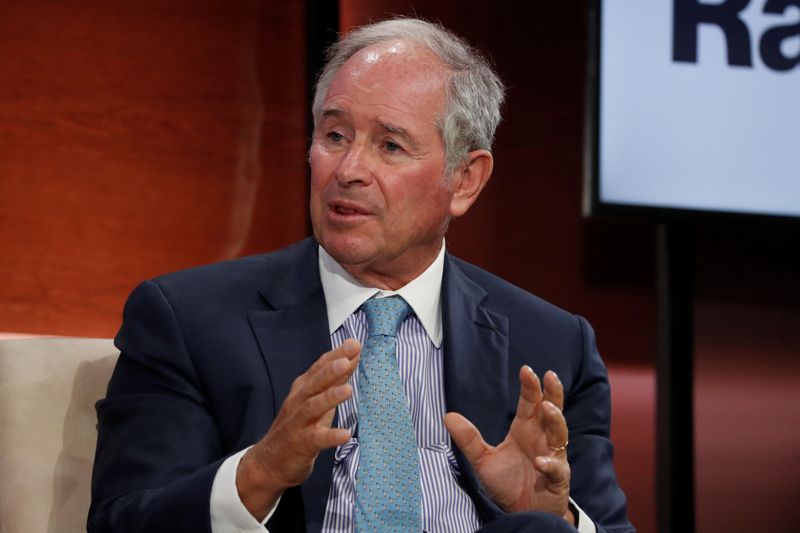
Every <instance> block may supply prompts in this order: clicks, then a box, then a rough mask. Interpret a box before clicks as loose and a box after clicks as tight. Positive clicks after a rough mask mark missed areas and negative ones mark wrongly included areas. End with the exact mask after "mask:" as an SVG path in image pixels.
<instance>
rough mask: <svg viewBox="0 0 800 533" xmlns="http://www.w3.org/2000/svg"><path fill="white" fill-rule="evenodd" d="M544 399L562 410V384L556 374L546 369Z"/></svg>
mask: <svg viewBox="0 0 800 533" xmlns="http://www.w3.org/2000/svg"><path fill="white" fill-rule="evenodd" d="M543 381H544V399H545V400H547V401H548V402H550V403H552V404H553V405H555V406H556V407H558V408H559V409H561V410H562V411H563V410H564V386H563V385H562V384H561V380H560V379H558V374H556V373H555V372H553V371H552V370H548V371H547V372H546V373H545V375H544V380H543Z"/></svg>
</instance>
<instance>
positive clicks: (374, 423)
mask: <svg viewBox="0 0 800 533" xmlns="http://www.w3.org/2000/svg"><path fill="white" fill-rule="evenodd" d="M361 309H363V310H364V313H366V315H367V327H368V329H369V337H368V338H367V342H366V343H364V347H363V349H362V350H361V363H360V364H359V367H358V368H359V373H358V446H359V461H358V475H357V479H356V505H355V530H356V533H376V532H381V533H383V532H393V533H400V532H403V533H405V532H412V531H413V532H415V533H419V532H420V531H422V520H421V518H420V512H421V511H420V510H421V505H422V503H421V502H422V495H421V493H422V489H421V488H420V480H419V457H418V455H417V439H416V436H415V435H414V426H413V425H412V423H411V414H410V413H409V411H408V405H407V403H406V396H405V393H404V392H403V383H402V381H401V379H400V373H399V370H398V365H397V328H399V327H400V323H401V322H403V320H404V319H405V317H406V316H408V313H409V311H410V308H409V307H408V304H407V303H406V302H405V300H403V299H402V298H401V297H399V296H390V297H388V298H373V299H371V300H367V301H366V302H365V303H364V304H363V305H362V306H361Z"/></svg>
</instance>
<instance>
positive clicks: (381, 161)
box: [89, 19, 632, 533]
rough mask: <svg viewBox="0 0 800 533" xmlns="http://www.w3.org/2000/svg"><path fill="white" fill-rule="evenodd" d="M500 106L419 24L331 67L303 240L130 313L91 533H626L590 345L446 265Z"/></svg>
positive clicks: (356, 38) (142, 293)
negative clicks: (448, 239) (449, 240)
mask: <svg viewBox="0 0 800 533" xmlns="http://www.w3.org/2000/svg"><path fill="white" fill-rule="evenodd" d="M502 100H503V89H502V85H501V83H500V82H499V80H498V79H497V77H496V75H495V74H494V73H493V72H492V70H491V68H490V67H489V66H488V65H487V63H486V62H485V60H483V59H482V58H481V57H480V56H479V55H478V54H477V53H476V52H474V51H473V50H471V49H470V48H469V47H468V46H467V45H466V44H465V43H464V42H462V41H461V40H460V39H458V38H457V37H455V36H453V35H451V34H450V33H449V32H447V31H446V30H444V29H442V28H441V27H438V26H436V25H433V24H429V23H427V22H423V21H418V20H412V19H400V20H391V21H384V22H381V23H377V24H374V25H370V26H365V27H362V28H360V29H358V30H356V31H354V32H352V33H351V34H349V35H347V36H346V37H344V38H343V39H342V40H340V42H339V43H337V44H336V45H335V46H334V47H333V49H332V51H331V52H330V58H329V62H328V64H327V66H326V67H325V70H324V71H323V73H322V75H321V77H320V80H319V83H318V87H317V94H316V96H315V101H314V110H313V111H314V119H315V132H314V137H313V142H312V147H311V150H310V154H309V159H310V163H311V174H312V177H311V202H310V209H311V219H312V223H313V227H314V239H313V240H312V239H308V240H306V241H303V242H301V243H298V244H296V245H294V246H292V247H290V248H287V249H286V250H282V251H280V252H276V253H272V254H266V255H262V256H255V257H252V258H245V259H241V260H238V261H232V262H228V263H222V264H219V265H212V266H207V267H202V268H199V269H194V270H190V271H186V272H182V273H177V274H172V275H169V276H164V277H162V278H159V279H156V280H154V281H149V282H145V283H143V284H142V285H140V286H139V287H138V288H137V289H136V290H135V291H134V293H133V294H132V295H131V297H130V299H129V301H128V303H127V304H126V308H125V313H124V320H123V324H122V328H121V329H120V332H119V334H118V336H117V339H116V342H117V345H118V347H119V348H120V350H121V352H122V353H121V356H120V360H119V362H118V365H117V369H116V371H115V373H114V376H113V377H112V380H111V383H110V384H109V390H108V397H107V398H106V399H105V400H103V401H101V402H99V403H98V421H99V438H98V451H97V458H96V460H95V471H94V480H93V503H92V509H91V511H90V517H89V530H90V531H114V532H120V531H184V530H185V531H193V532H197V531H214V532H215V533H221V532H227V531H263V524H266V527H267V528H268V529H269V530H270V531H273V532H275V531H303V530H305V531H320V530H322V531H354V530H355V531H359V532H361V531H420V530H424V531H429V532H439V531H476V530H479V529H481V530H482V531H487V532H488V531H575V528H574V527H573V526H574V525H577V526H578V527H579V529H580V531H594V530H595V528H596V530H598V531H603V530H606V531H632V527H631V526H630V523H629V522H628V521H627V518H626V517H625V499H624V496H623V495H622V492H621V491H620V489H619V487H618V486H617V483H616V479H615V476H614V472H613V468H612V466H611V456H612V449H611V445H610V442H609V441H608V422H609V421H608V417H609V403H608V383H607V379H606V374H605V369H604V367H603V365H602V362H601V361H600V358H599V356H598V354H597V351H596V348H595V344H594V339H593V334H592V332H591V329H590V328H589V326H588V324H586V322H585V321H584V320H583V319H580V318H577V317H574V316H573V315H570V314H568V313H566V312H564V311H561V310H559V309H557V308H555V307H553V306H551V305H549V304H547V303H545V302H543V301H541V300H539V299H537V298H536V297H534V296H532V295H530V294H528V293H525V292H524V291H522V290H520V289H518V288H516V287H513V286H511V285H509V284H507V283H505V282H503V281H502V280H500V279H498V278H496V277H494V276H492V275H490V274H488V273H486V272H484V271H482V270H480V269H478V268H477V267H474V266H472V265H469V264H467V263H464V262H462V261H459V260H457V259H455V258H453V257H451V256H449V255H448V254H446V253H445V249H444V235H445V232H446V229H447V226H448V223H449V221H450V220H451V218H453V217H457V216H461V215H463V214H464V213H466V211H467V210H468V209H469V207H470V206H471V205H472V204H473V202H475V200H476V199H477V197H478V196H479V195H480V193H481V191H482V189H483V187H484V186H485V185H486V183H487V181H488V180H489V177H490V176H491V172H492V164H493V159H492V155H491V152H490V148H491V142H492V138H493V135H494V130H495V127H496V125H497V123H498V122H499V119H500V114H499V107H500V105H501V103H502ZM388 322H392V324H393V325H392V326H391V327H389V328H388V329H386V330H385V331H384V330H383V329H382V328H384V326H385V324H384V323H388ZM379 329H381V331H380V332H378V330H379ZM352 339H357V340H352ZM362 345H363V348H362ZM548 370H553V371H548ZM538 376H543V384H542V383H540V380H539V377H538ZM562 410H563V414H562ZM448 411H449V412H448ZM446 412H447V414H446ZM568 440H569V447H567V444H568ZM570 496H572V498H570ZM581 508H582V509H583V510H581Z"/></svg>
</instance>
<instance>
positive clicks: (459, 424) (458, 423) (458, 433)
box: [444, 413, 489, 466]
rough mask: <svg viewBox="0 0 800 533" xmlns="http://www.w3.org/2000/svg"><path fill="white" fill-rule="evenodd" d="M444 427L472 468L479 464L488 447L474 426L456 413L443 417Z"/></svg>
mask: <svg viewBox="0 0 800 533" xmlns="http://www.w3.org/2000/svg"><path fill="white" fill-rule="evenodd" d="M444 425H445V427H446V428H447V431H448V432H449V433H450V437H452V438H453V440H454V441H455V443H456V446H458V447H459V448H460V449H461V451H462V452H464V455H465V456H466V457H467V460H468V461H469V462H470V464H471V465H472V466H476V465H477V464H478V463H480V461H481V459H482V458H483V456H484V454H485V453H486V452H487V451H489V445H488V444H486V441H485V440H483V437H482V436H481V432H480V431H478V428H476V427H475V425H474V424H473V423H472V422H470V421H469V420H467V419H466V418H464V417H463V416H461V415H460V414H458V413H447V414H446V415H444Z"/></svg>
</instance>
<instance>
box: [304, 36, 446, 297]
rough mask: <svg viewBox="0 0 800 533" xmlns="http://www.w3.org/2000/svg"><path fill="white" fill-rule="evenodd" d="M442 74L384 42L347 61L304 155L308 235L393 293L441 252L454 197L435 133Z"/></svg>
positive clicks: (411, 50)
mask: <svg viewBox="0 0 800 533" xmlns="http://www.w3.org/2000/svg"><path fill="white" fill-rule="evenodd" d="M447 73H448V71H447V69H446V68H445V66H444V65H443V64H442V63H441V62H440V61H439V60H438V58H436V57H435V56H434V55H433V54H432V53H431V52H430V51H428V50H427V49H424V48H421V47H419V46H418V45H414V44H410V43H407V42H403V41H389V42H385V43H379V44H376V45H373V46H370V47H367V48H365V49H363V50H361V51H360V52H358V53H357V54H355V55H354V56H353V57H351V58H350V59H349V60H348V61H347V62H346V63H345V64H344V65H343V66H342V68H341V69H340V70H339V72H338V73H337V75H336V77H335V78H334V79H333V82H332V83H331V85H330V88H329V89H328V93H327V95H326V96H325V100H324V103H323V107H322V109H323V112H322V117H321V119H320V121H319V123H318V124H317V127H316V131H315V133H314V139H313V143H312V146H311V153H310V160H311V206H310V208H311V220H312V223H313V226H314V236H315V237H316V239H317V241H318V242H319V243H320V244H322V246H323V247H324V248H325V250H327V252H328V253H329V254H331V256H333V257H334V259H336V260H337V261H338V262H339V263H340V264H342V265H343V266H344V267H345V268H346V269H347V270H348V271H349V272H350V273H351V274H353V275H354V276H355V277H356V278H357V279H360V280H361V281H369V282H370V283H373V284H377V285H378V286H383V287H386V288H397V287H395V286H393V285H402V284H404V283H407V282H408V281H410V280H411V279H413V278H414V277H416V276H417V275H419V274H420V273H421V272H422V271H423V270H424V269H425V268H427V266H428V265H429V264H430V263H431V262H432V261H433V259H434V257H435V256H436V253H437V252H438V251H439V247H440V246H441V242H442V237H443V236H444V232H445V230H446V229H447V223H448V221H449V219H450V204H451V201H452V197H453V194H452V192H450V191H449V190H448V188H446V187H445V186H444V185H443V183H444V182H443V177H444V171H445V156H444V145H443V142H442V137H441V133H440V131H439V130H438V129H437V127H436V125H435V121H436V120H437V119H438V118H439V117H441V115H442V112H443V110H444V106H445V83H446V76H447ZM381 283H383V285H381Z"/></svg>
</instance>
